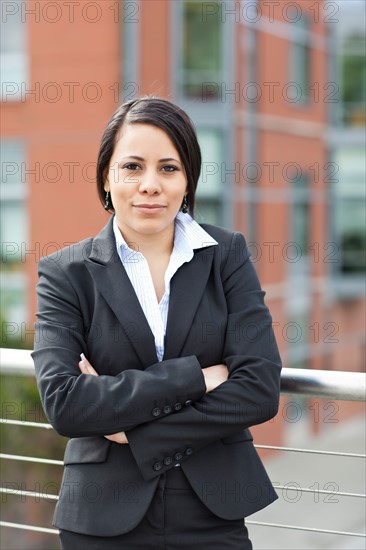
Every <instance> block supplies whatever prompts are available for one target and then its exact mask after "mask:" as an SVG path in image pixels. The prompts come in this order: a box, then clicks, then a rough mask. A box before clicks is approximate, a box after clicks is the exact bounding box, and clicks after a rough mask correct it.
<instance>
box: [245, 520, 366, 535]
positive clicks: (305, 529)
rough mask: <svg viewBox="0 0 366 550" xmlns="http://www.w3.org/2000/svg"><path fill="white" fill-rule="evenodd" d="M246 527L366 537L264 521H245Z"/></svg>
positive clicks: (347, 532) (345, 532)
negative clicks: (253, 526)
mask: <svg viewBox="0 0 366 550" xmlns="http://www.w3.org/2000/svg"><path fill="white" fill-rule="evenodd" d="M245 525H260V526H263V527H279V528H280V529H294V530H295V531H311V532H312V533H326V534H327V535H346V536H348V537H366V533H351V532H349V531H333V530H331V529H317V528H316V527H301V526H300V525H283V524H282V523H265V522H264V521H252V520H248V521H247V520H245Z"/></svg>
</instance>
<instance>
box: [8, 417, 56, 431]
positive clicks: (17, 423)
mask: <svg viewBox="0 0 366 550" xmlns="http://www.w3.org/2000/svg"><path fill="white" fill-rule="evenodd" d="M0 424H12V425H13V426H25V427H27V428H45V429H46V430H53V427H52V426H51V424H45V423H42V422H27V421H25V420H8V419H7V418H0Z"/></svg>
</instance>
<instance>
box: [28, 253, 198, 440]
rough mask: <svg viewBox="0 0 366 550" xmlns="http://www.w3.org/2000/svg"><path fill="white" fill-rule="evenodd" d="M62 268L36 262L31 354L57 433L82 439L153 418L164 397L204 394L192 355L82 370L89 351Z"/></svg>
mask: <svg viewBox="0 0 366 550" xmlns="http://www.w3.org/2000/svg"><path fill="white" fill-rule="evenodd" d="M65 271H66V270H65V269H63V268H62V266H60V262H57V261H50V260H49V259H48V258H43V259H41V261H40V263H39V268H38V273H39V282H38V285H37V294H38V313H37V322H36V324H35V340H34V351H33V352H32V357H33V360H34V365H35V373H36V379H37V384H38V389H39V392H40V396H41V400H42V404H43V407H44V410H45V413H46V415H47V418H48V419H49V421H50V423H51V424H52V426H53V427H54V428H55V430H56V431H57V432H58V433H59V434H61V435H65V436H67V437H83V436H98V435H109V434H113V433H117V432H120V431H125V430H126V429H130V428H133V427H134V426H136V425H139V424H141V423H146V422H150V421H152V420H156V418H157V417H156V414H154V406H155V405H154V403H156V402H157V401H158V402H159V401H160V402H164V401H165V398H166V397H167V396H171V395H177V394H178V395H183V396H184V395H186V400H187V401H189V400H192V401H194V400H197V399H199V398H200V397H202V396H203V395H204V393H205V392H206V385H205V381H204V377H203V374H202V369H201V366H200V364H199V362H198V360H197V358H196V357H195V356H193V355H192V356H190V357H181V358H177V359H170V360H166V361H162V362H160V363H155V364H153V365H151V366H149V367H148V368H146V369H145V370H138V369H135V368H133V369H128V365H124V370H122V372H120V373H119V374H118V375H117V376H108V375H101V376H98V377H96V376H90V375H85V374H81V372H80V370H79V367H78V362H79V361H80V353H81V352H84V353H87V352H86V343H85V339H84V333H85V330H84V324H83V316H82V307H81V306H80V300H79V298H80V297H79V296H78V295H77V293H76V292H75V290H74V288H73V286H72V283H71V280H69V278H68V276H67V274H66V272H65ZM84 307H85V306H84ZM106 351H107V350H106ZM121 361H122V362H123V358H121ZM173 412H175V411H173Z"/></svg>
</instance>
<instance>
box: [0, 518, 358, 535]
mask: <svg viewBox="0 0 366 550" xmlns="http://www.w3.org/2000/svg"><path fill="white" fill-rule="evenodd" d="M245 524H246V525H259V526H263V527H278V528H280V529H294V530H296V531H311V532H313V533H326V534H328V535H346V536H349V537H365V536H366V534H364V533H351V532H349V531H332V530H330V529H317V528H316V527H300V526H297V525H283V524H280V523H265V522H263V521H252V520H246V521H245ZM0 526H1V527H10V528H13V529H25V530H28V531H38V532H40V533H50V534H55V535H58V534H59V531H58V529H49V528H48V527H36V526H34V525H25V524H21V523H11V522H9V521H0Z"/></svg>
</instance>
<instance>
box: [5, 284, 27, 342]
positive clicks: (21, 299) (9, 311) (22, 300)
mask: <svg viewBox="0 0 366 550" xmlns="http://www.w3.org/2000/svg"><path fill="white" fill-rule="evenodd" d="M1 279H2V280H1V293H0V305H1V339H2V344H3V345H7V344H9V341H8V340H10V339H12V338H13V339H14V338H15V339H19V336H20V327H21V326H22V323H24V320H25V319H26V318H27V308H26V303H27V301H26V298H27V297H26V285H25V280H24V279H19V281H13V284H12V285H9V284H7V278H5V277H2V278H1ZM16 283H17V284H16ZM7 323H11V325H7ZM14 324H15V325H14Z"/></svg>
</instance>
